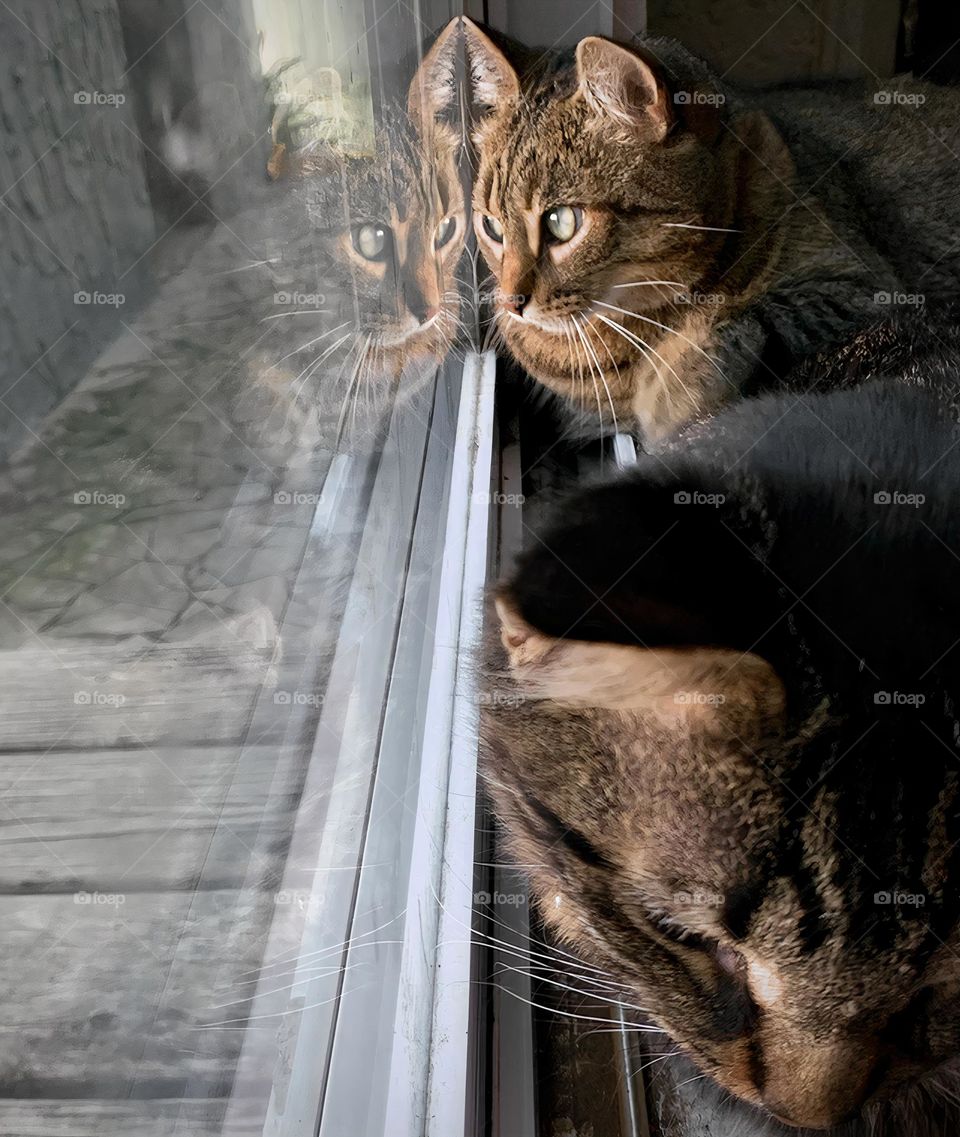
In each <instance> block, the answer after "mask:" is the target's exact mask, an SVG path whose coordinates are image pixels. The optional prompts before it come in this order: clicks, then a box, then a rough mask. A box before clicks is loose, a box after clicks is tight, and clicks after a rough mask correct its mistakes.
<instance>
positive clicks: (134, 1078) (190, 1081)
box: [0, 890, 280, 1137]
mask: <svg viewBox="0 0 960 1137" xmlns="http://www.w3.org/2000/svg"><path fill="white" fill-rule="evenodd" d="M274 909H275V897H274V896H273V895H272V894H271V893H268V892H251V891H245V892H235V891H231V890H226V891H221V892H208V893H201V894H196V895H189V894H185V893H181V892H173V893H171V892H163V891H158V892H156V893H151V894H138V895H130V894H128V895H126V896H124V897H122V902H121V900H120V898H119V897H114V898H113V900H112V901H110V902H107V901H106V900H105V901H104V902H103V903H88V904H78V903H76V902H75V901H74V899H73V898H72V897H69V896H28V897H12V896H4V897H0V959H2V960H3V961H4V963H3V965H2V966H3V967H4V969H5V975H4V982H3V987H4V989H5V990H11V989H15V990H16V1001H15V1003H10V1002H9V1001H8V1003H7V1006H8V1014H7V1015H6V1016H5V1017H4V1029H3V1030H2V1031H0V1094H2V1097H0V1107H3V1108H5V1109H6V1113H4V1112H3V1108H0V1132H2V1133H3V1134H4V1135H5V1137H7V1135H9V1134H12V1133H15V1132H18V1131H19V1132H24V1133H30V1134H40V1133H48V1132H49V1133H50V1134H51V1135H54V1134H61V1133H63V1134H66V1133H71V1134H77V1135H81V1134H83V1135H85V1134H87V1133H91V1134H93V1133H97V1134H102V1133H110V1132H116V1133H122V1134H123V1137H130V1135H131V1134H133V1133H136V1134H137V1135H138V1137H140V1135H141V1134H143V1133H147V1134H157V1135H158V1137H159V1135H160V1134H167V1133H170V1134H172V1133H181V1132H189V1133H196V1132H200V1133H204V1132H220V1129H219V1128H218V1127H217V1125H216V1122H217V1119H218V1118H219V1117H220V1116H222V1113H221V1111H222V1106H223V1104H224V1102H223V1099H225V1097H226V1095H227V1094H228V1093H229V1090H230V1084H231V1080H232V1072H233V1067H234V1064H235V1062H236V1058H237V1055H238V1053H239V1050H240V1046H241V1043H242V1039H243V1033H244V1031H243V1029H237V1027H236V1025H235V1023H239V1025H242V1014H243V1009H244V1005H245V1004H243V1003H242V1002H241V1003H239V1004H238V1003H235V1002H234V1001H233V1000H236V999H237V998H238V997H241V998H242V996H243V993H244V992H245V991H247V990H248V988H249V984H248V980H249V978H250V976H251V975H252V974H255V970H256V967H257V965H258V962H259V959H260V955H261V952H262V950H263V942H264V938H265V935H266V931H267V928H268V925H269V921H270V917H271V916H272V914H273V912H274ZM225 1007H226V1009H225ZM224 1019H229V1020H234V1022H231V1023H230V1025H228V1026H226V1027H224V1028H222V1029H205V1028H208V1027H209V1024H211V1023H219V1022H221V1021H222V1020H224ZM279 1025H280V1022H279V1021H278V1020H274V1021H273V1022H272V1023H271V1024H269V1025H267V1026H266V1027H264V1026H263V1025H262V1024H260V1030H259V1033H261V1034H262V1035H263V1046H264V1070H263V1073H264V1083H263V1101H262V1102H261V1101H257V1102H251V1108H250V1110H249V1111H248V1112H250V1113H254V1112H256V1111H257V1110H259V1111H260V1112H261V1114H262V1111H263V1109H264V1108H265V1105H266V1097H267V1095H268V1094H269V1087H270V1079H271V1074H272V1067H273V1063H274V1062H275V1061H276V1058H277V1036H278V1026H279ZM181 1098H182V1099H183V1100H184V1109H185V1110H186V1115H185V1116H186V1117H187V1118H190V1122H189V1124H186V1123H184V1124H183V1128H177V1122H176V1118H177V1116H178V1114H177V1112H176V1110H175V1106H174V1102H175V1101H176V1099H181ZM81 1099H87V1101H86V1102H84V1101H82V1100H81ZM200 1099H207V1100H208V1101H209V1103H210V1105H209V1113H205V1112H204V1111H203V1110H202V1109H201V1108H200V1107H199V1106H197V1104H196V1103H197V1102H199V1101H200ZM51 1101H55V1102H56V1103H58V1104H57V1105H55V1106H53V1107H51V1106H50V1104H49V1103H50V1102H51ZM191 1103H193V1104H191ZM192 1110H193V1111H195V1112H193V1113H192V1116H191V1111H192ZM140 1121H142V1122H143V1124H144V1128H140V1127H139V1124H138V1123H139V1122H140ZM48 1123H49V1124H50V1128H49V1129H45V1128H44V1126H45V1125H47V1124H48ZM71 1124H72V1125H74V1126H75V1128H73V1129H70V1128H69V1126H70V1125H71ZM123 1125H127V1126H128V1128H126V1129H124V1128H122V1126H123ZM17 1126H20V1129H19V1130H18V1128H17ZM111 1126H113V1128H111ZM208 1127H209V1128H208Z"/></svg>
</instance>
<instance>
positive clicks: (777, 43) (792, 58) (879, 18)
mask: <svg viewBox="0 0 960 1137" xmlns="http://www.w3.org/2000/svg"><path fill="white" fill-rule="evenodd" d="M899 24H900V0H810V3H809V4H806V3H802V4H798V3H796V2H795V0H647V26H648V29H649V31H650V32H652V33H654V34H657V35H669V36H674V37H675V38H676V39H679V40H681V41H682V42H683V43H685V44H686V45H687V47H689V48H691V49H692V50H693V51H695V52H697V54H698V55H701V56H703V57H704V58H705V59H707V60H708V61H709V62H710V63H712V64H713V65H714V66H715V67H717V68H718V69H719V70H720V71H721V72H728V73H729V76H728V77H729V78H730V79H731V80H734V81H737V82H741V83H748V84H749V83H771V82H780V81H784V80H793V79H822V78H855V77H858V76H867V77H874V76H875V77H878V78H885V77H887V76H889V75H892V74H893V71H894V64H895V60H896V48H897V32H898V28H899Z"/></svg>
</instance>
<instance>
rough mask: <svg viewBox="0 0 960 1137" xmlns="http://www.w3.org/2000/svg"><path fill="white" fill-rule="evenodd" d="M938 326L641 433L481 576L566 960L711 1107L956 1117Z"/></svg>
mask: <svg viewBox="0 0 960 1137" xmlns="http://www.w3.org/2000/svg"><path fill="white" fill-rule="evenodd" d="M911 335H915V336H916V338H915V339H907V340H906V342H904V340H903V336H908V337H909V336H911ZM945 336H946V333H944V335H943V336H941V335H938V336H936V337H935V336H934V335H932V334H931V332H930V329H926V330H921V331H918V332H911V331H910V329H909V327H907V328H906V330H905V331H896V330H895V332H894V333H893V334H892V335H888V336H887V337H885V338H884V341H883V342H884V343H885V345H886V346H885V347H884V348H883V350H882V351H881V353H880V358H876V357H875V358H874V359H872V360H871V359H869V358H868V356H869V354H870V347H869V344H870V342H874V341H872V340H871V339H868V340H867V341H862V342H860V343H856V344H853V345H851V347H850V348H849V349H848V350H847V351H846V352H845V354H844V355H843V356H841V357H840V358H841V362H840V369H841V370H842V369H844V368H845V367H846V365H847V363H848V362H849V361H851V360H858V359H860V360H862V363H861V364H860V365H859V366H858V368H857V370H858V377H857V378H858V383H859V385H857V386H854V387H851V388H850V389H846V390H832V391H828V392H814V393H806V394H802V395H801V396H799V397H797V396H784V395H779V394H778V395H774V394H767V395H762V396H759V397H758V398H756V399H751V400H744V401H741V402H739V403H738V404H737V405H735V406H734V407H731V408H728V409H727V410H725V411H723V412H722V413H721V414H719V415H718V416H717V417H716V418H715V419H713V420H712V421H711V422H709V423H705V424H700V425H698V426H697V427H696V428H695V429H693V430H692V431H688V432H687V434H686V436H684V437H682V438H681V439H678V440H676V441H675V442H674V443H673V444H671V445H670V446H668V447H667V448H665V450H664V451H663V452H662V453H661V454H660V455H658V456H653V455H649V456H648V455H643V456H641V460H640V462H639V465H638V467H637V468H636V470H635V471H632V472H631V473H629V475H627V476H624V477H622V478H621V479H620V480H619V481H617V482H614V483H612V484H606V485H599V486H596V487H594V488H591V489H587V490H584V491H581V492H580V493H579V494H578V495H577V496H575V497H574V498H572V500H570V501H569V502H567V503H566V504H565V505H564V506H563V508H562V509H561V510H560V512H559V513H558V516H557V518H556V520H555V521H554V523H553V524H552V526H550V527H548V528H547V529H546V531H545V532H542V533H541V534H540V540H538V541H535V542H533V543H532V545H531V547H530V548H529V551H528V552H527V553H526V554H525V555H524V556H523V557H522V558H521V561H520V563H519V567H518V568H517V570H516V572H515V573H514V575H513V576H512V577H511V578H510V579H509V580H508V581H507V582H506V583H505V584H504V585H502V586H501V588H500V590H499V593H498V598H497V608H498V610H499V615H500V620H501V624H502V627H501V636H502V647H501V644H500V643H499V642H495V641H494V640H493V639H492V640H491V642H490V644H489V645H488V656H487V659H486V665H485V666H486V682H487V683H488V684H489V686H490V688H491V691H492V694H491V697H490V698H487V699H484V706H485V708H486V710H485V716H484V722H483V732H482V733H483V754H484V771H485V774H486V780H487V783H488V786H489V792H490V795H491V797H492V800H493V802H494V805H495V809H496V812H497V813H498V815H499V817H500V819H501V821H502V823H503V825H504V826H505V829H506V833H507V837H508V841H509V844H510V846H511V847H512V851H513V853H514V854H515V855H516V858H517V860H518V862H519V863H521V864H523V865H524V866H528V872H529V875H530V879H531V884H532V890H533V893H534V895H535V897H536V899H537V901H538V905H539V908H540V911H541V913H542V915H543V918H544V920H545V922H546V924H547V925H548V927H549V928H551V929H552V930H553V932H554V933H555V934H556V935H557V936H558V937H559V938H560V939H561V941H564V942H565V943H566V944H568V945H573V947H574V948H575V949H576V951H577V952H578V953H579V955H580V957H581V958H582V959H583V960H584V961H585V968H593V969H596V970H593V971H585V970H584V969H583V968H581V969H579V970H580V971H583V972H584V974H586V975H588V976H589V975H593V976H599V977H600V978H601V979H602V983H600V984H599V986H600V988H601V989H602V990H606V991H608V992H609V991H613V992H615V993H614V994H613V995H612V996H611V997H612V998H614V999H615V1000H620V1001H622V1002H623V1003H624V1004H625V1005H627V1006H628V1007H632V1008H635V1009H636V1010H637V1011H638V1012H639V1013H640V1015H641V1017H643V1018H646V1019H647V1020H649V1021H653V1022H655V1023H656V1024H657V1025H659V1026H660V1027H662V1028H663V1029H664V1030H666V1031H667V1032H668V1034H669V1035H670V1036H671V1037H672V1038H673V1039H674V1040H675V1041H676V1043H677V1044H678V1045H679V1047H680V1048H681V1050H682V1051H683V1052H684V1053H686V1054H687V1055H688V1056H689V1057H691V1058H692V1059H693V1060H694V1062H695V1063H696V1064H697V1065H698V1066H699V1067H700V1068H701V1069H702V1070H703V1071H705V1072H706V1073H707V1074H708V1075H710V1076H711V1077H712V1079H714V1080H715V1082H716V1083H718V1084H719V1086H720V1087H721V1088H722V1089H723V1090H726V1091H728V1092H729V1093H730V1094H733V1095H735V1096H736V1098H737V1099H740V1101H741V1102H742V1103H749V1104H742V1105H741V1106H740V1107H739V1108H740V1110H741V1111H746V1112H745V1113H744V1112H741V1114H740V1115H736V1111H735V1110H733V1107H730V1109H727V1112H726V1116H727V1117H728V1118H729V1127H728V1128H727V1129H723V1130H718V1131H717V1132H723V1133H724V1134H725V1135H727V1134H732V1133H734V1132H741V1130H740V1129H739V1128H736V1129H735V1122H736V1124H737V1125H739V1124H741V1123H743V1124H745V1125H746V1124H749V1122H742V1121H736V1116H740V1117H741V1118H743V1117H745V1116H748V1115H750V1114H751V1112H752V1110H751V1107H753V1110H756V1111H759V1112H757V1113H756V1114H755V1116H756V1118H757V1119H758V1120H756V1122H755V1124H756V1125H758V1126H761V1128H755V1127H750V1129H749V1131H750V1132H751V1133H758V1132H761V1131H762V1132H763V1133H765V1134H774V1133H776V1134H780V1133H786V1132H788V1130H786V1129H783V1128H782V1126H781V1125H780V1124H779V1122H778V1121H777V1120H775V1119H779V1121H780V1122H783V1123H785V1124H786V1125H789V1126H794V1127H798V1126H799V1127H806V1128H809V1129H811V1130H817V1131H820V1130H827V1129H829V1130H831V1131H833V1132H836V1133H838V1134H839V1133H843V1134H844V1135H850V1137H853V1135H854V1134H858V1135H859V1134H884V1135H887V1134H889V1135H891V1137H892V1135H896V1137H934V1135H935V1134H941V1133H946V1132H957V1131H958V1128H957V1127H958V1124H960V1116H958V1115H957V1114H956V1106H957V1103H958V1101H960V1096H958V1091H960V925H958V921H960V719H958V708H957V695H958V692H960V647H958V646H957V645H958V644H960V518H958V514H957V510H956V506H955V497H956V487H957V485H958V484H960V445H958V442H960V431H958V425H957V424H958V398H957V391H958V375H957V372H956V370H955V367H954V364H953V363H952V362H951V360H956V358H957V345H958V343H960V335H958V334H957V332H956V328H954V333H953V336H952V342H946V344H945V338H944V337H945ZM944 344H945V346H944ZM902 357H906V358H908V359H910V358H912V359H914V360H915V361H916V363H915V365H914V367H913V370H912V372H911V373H909V374H905V375H903V376H902V377H901V376H900V375H899V374H898V372H897V371H896V370H893V369H892V365H893V364H895V363H896V362H897V361H898V360H899V359H900V358H902ZM888 367H890V368H891V369H890V370H889V371H888V377H883V373H884V371H886V370H887V369H888ZM889 376H893V378H891V377H889ZM790 406H792V407H793V408H794V409H793V410H792V411H791V413H790V414H789V415H787V414H786V411H787V409H788V407H790ZM529 866H534V867H533V868H530V867H529ZM572 967H573V970H574V971H578V969H577V968H576V965H572ZM574 981H575V980H571V982H574ZM725 1109H726V1107H725ZM731 1111H732V1112H731ZM951 1111H953V1112H951ZM945 1116H949V1119H950V1120H949V1122H946V1121H944V1117H945ZM761 1118H765V1119H766V1120H765V1121H763V1122H762V1125H761V1121H760V1120H759V1119H761ZM938 1118H939V1120H938ZM845 1122H846V1123H848V1124H847V1125H844V1124H843V1123H845ZM838 1126H840V1127H841V1128H835V1127H838ZM743 1131H746V1130H743Z"/></svg>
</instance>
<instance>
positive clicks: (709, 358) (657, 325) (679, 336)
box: [595, 300, 730, 383]
mask: <svg viewBox="0 0 960 1137" xmlns="http://www.w3.org/2000/svg"><path fill="white" fill-rule="evenodd" d="M595 303H596V304H599V306H600V307H601V308H609V309H611V310H612V311H614V312H622V313H623V315H624V316H633V317H634V319H637V320H642V321H643V323H645V324H652V325H653V326H654V327H655V328H660V329H661V330H663V331H665V332H667V333H669V334H670V335H672V336H676V337H677V339H679V340H682V341H683V342H684V343H686V344H689V345H690V347H692V348H693V349H694V350H695V351H698V352H699V353H700V354H701V355H702V356H703V358H704V359H705V360H706V361H707V362H708V363H709V364H710V366H711V367H713V368H714V370H715V371H716V372H717V374H718V375H719V376H720V378H721V379H723V381H724V382H725V383H729V382H730V380H729V379H728V378H727V377H726V375H724V373H723V371H722V370H721V368H720V364H719V363H717V361H716V360H715V359H714V358H713V356H712V355H709V354H708V353H707V352H705V351H704V350H703V348H702V347H701V346H700V345H699V344H698V343H694V342H693V340H692V339H690V338H689V337H688V336H685V335H684V334H683V333H682V332H678V331H677V329H676V328H671V327H670V326H669V325H667V324H661V323H660V321H659V320H652V319H651V318H650V317H649V316H641V315H640V313H639V312H631V311H630V310H629V309H628V308H618V307H617V306H616V304H607V303H605V302H604V301H603V300H596V301H595Z"/></svg>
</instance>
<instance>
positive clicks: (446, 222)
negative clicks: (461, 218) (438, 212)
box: [433, 217, 457, 249]
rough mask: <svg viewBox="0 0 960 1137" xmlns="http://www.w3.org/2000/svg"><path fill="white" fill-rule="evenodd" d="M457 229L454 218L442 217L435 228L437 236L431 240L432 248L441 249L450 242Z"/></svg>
mask: <svg viewBox="0 0 960 1137" xmlns="http://www.w3.org/2000/svg"><path fill="white" fill-rule="evenodd" d="M456 228H457V219H456V217H444V219H443V220H442V221H441V222H440V224H439V225H438V226H437V235H436V236H435V237H434V238H433V247H434V248H435V249H442V248H443V246H444V245H445V244H446V243H447V242H448V241H449V240H450V238H451V237H452V236H453V234H454V233H455V231H456Z"/></svg>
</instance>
